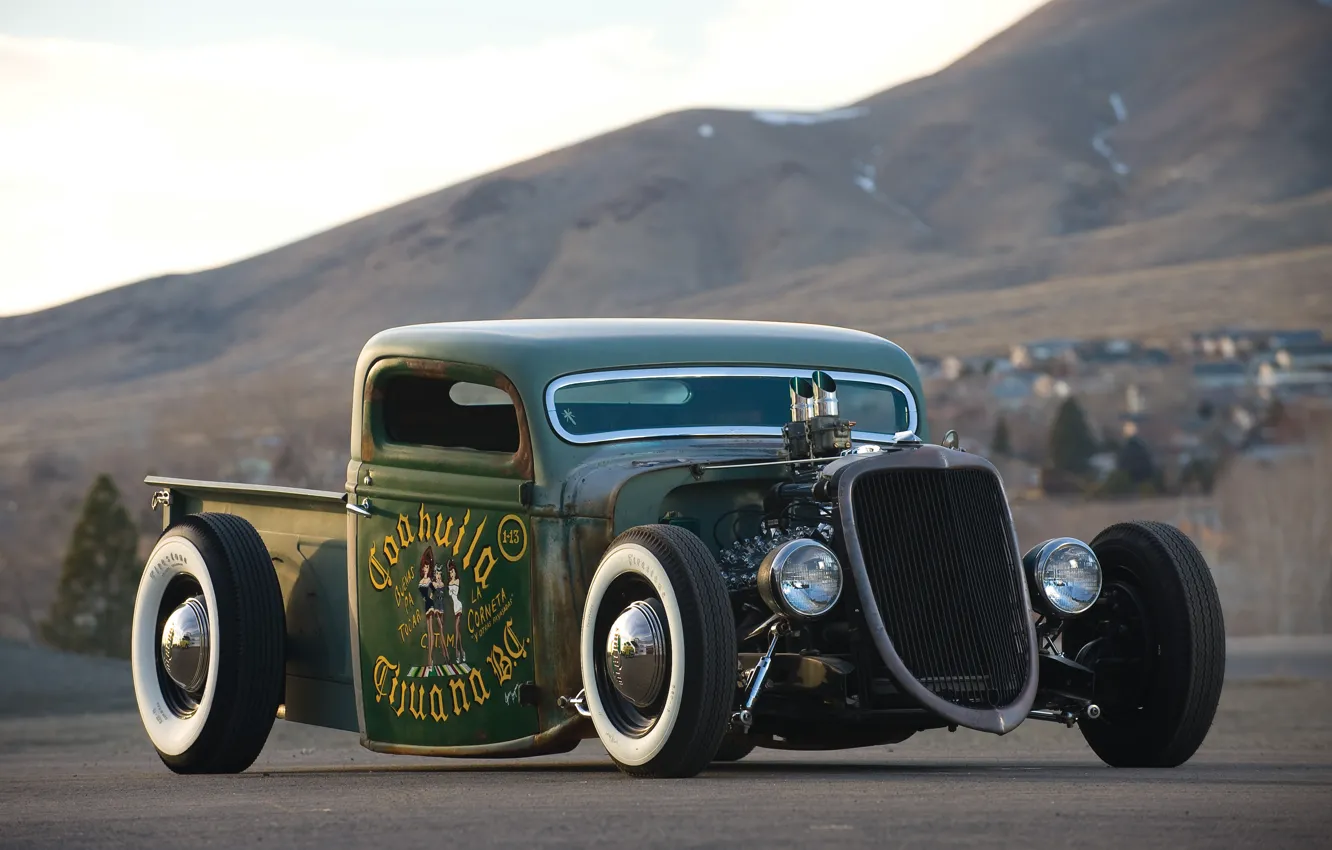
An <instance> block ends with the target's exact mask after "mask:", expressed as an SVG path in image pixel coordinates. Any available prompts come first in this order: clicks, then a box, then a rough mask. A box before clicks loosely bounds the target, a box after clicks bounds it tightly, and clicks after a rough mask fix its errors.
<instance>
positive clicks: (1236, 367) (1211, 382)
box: [1193, 360, 1249, 391]
mask: <svg viewBox="0 0 1332 850" xmlns="http://www.w3.org/2000/svg"><path fill="white" fill-rule="evenodd" d="M1193 385H1194V387H1196V388H1197V389H1199V390H1202V391H1208V390H1227V389H1238V388H1240V387H1246V386H1248V385H1249V370H1248V368H1247V367H1246V366H1245V364H1243V363H1240V362H1239V361H1235V360H1223V361H1219V362H1208V363H1195V364H1193Z"/></svg>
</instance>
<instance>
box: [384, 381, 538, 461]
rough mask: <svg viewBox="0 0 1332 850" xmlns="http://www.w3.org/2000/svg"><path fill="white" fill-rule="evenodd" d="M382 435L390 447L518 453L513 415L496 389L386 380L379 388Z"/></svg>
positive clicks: (507, 399) (456, 383)
mask: <svg viewBox="0 0 1332 850" xmlns="http://www.w3.org/2000/svg"><path fill="white" fill-rule="evenodd" d="M380 392H381V393H382V396H381V398H382V399H383V402H382V403H383V407H382V415H383V417H384V419H383V422H384V434H385V436H387V437H388V438H389V440H391V441H392V442H395V443H405V444H409V445H416V446H435V447H438V448H445V449H474V450H476V451H482V452H497V453H502V454H513V453H514V452H516V451H518V414H517V411H516V410H515V408H514V406H513V399H511V398H510V397H509V394H508V393H506V392H504V391H503V390H501V389H499V388H498V387H491V386H486V385H484V384H472V383H466V382H463V381H458V380H455V379H452V378H435V377H428V376H422V375H391V376H385V377H384V378H383V379H382V383H381V384H380Z"/></svg>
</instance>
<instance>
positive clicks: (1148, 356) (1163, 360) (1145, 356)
mask: <svg viewBox="0 0 1332 850" xmlns="http://www.w3.org/2000/svg"><path fill="white" fill-rule="evenodd" d="M1173 360H1174V358H1172V357H1171V356H1170V352H1169V351H1166V350H1165V349H1164V348H1143V349H1141V350H1139V351H1138V353H1137V355H1136V356H1135V357H1134V358H1133V362H1134V363H1136V364H1137V365H1139V366H1148V367H1160V366H1169V365H1170V364H1171V363H1172V362H1173Z"/></svg>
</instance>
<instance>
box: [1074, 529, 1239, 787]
mask: <svg viewBox="0 0 1332 850" xmlns="http://www.w3.org/2000/svg"><path fill="white" fill-rule="evenodd" d="M1107 543H1108V544H1110V545H1119V546H1125V547H1128V548H1131V549H1133V550H1135V551H1136V552H1138V553H1139V554H1140V555H1141V556H1143V557H1144V559H1145V560H1149V562H1150V563H1149V566H1147V567H1146V568H1149V569H1161V568H1163V567H1166V568H1169V569H1172V570H1173V572H1174V575H1173V576H1169V575H1164V576H1159V579H1160V580H1161V581H1164V582H1166V585H1167V586H1169V584H1170V583H1171V582H1172V580H1173V583H1174V585H1175V586H1176V588H1177V589H1178V591H1179V594H1180V596H1181V599H1180V603H1181V605H1180V610H1178V611H1175V612H1173V613H1176V614H1180V615H1182V616H1181V617H1180V618H1179V619H1172V618H1166V620H1165V622H1158V623H1155V624H1154V627H1155V628H1156V629H1158V630H1159V632H1160V634H1158V636H1157V637H1158V643H1164V642H1167V641H1169V642H1175V643H1180V644H1183V645H1184V646H1185V647H1186V649H1185V651H1184V653H1183V655H1182V657H1181V658H1180V659H1177V661H1176V664H1175V665H1165V666H1164V668H1163V669H1158V670H1157V671H1156V675H1157V676H1161V675H1170V674H1171V673H1172V672H1180V673H1182V677H1181V678H1182V682H1183V685H1184V691H1183V704H1182V706H1180V708H1179V710H1178V712H1177V713H1175V712H1170V711H1168V710H1167V709H1168V707H1161V706H1156V707H1154V709H1153V710H1152V711H1150V712H1147V713H1148V715H1149V716H1148V717H1145V718H1144V722H1147V723H1149V724H1153V725H1154V727H1155V728H1153V727H1151V726H1149V727H1148V728H1145V729H1144V728H1137V729H1135V728H1134V726H1133V725H1129V726H1121V727H1110V726H1107V725H1104V724H1101V723H1094V724H1092V725H1083V724H1080V725H1081V726H1082V732H1083V736H1084V737H1085V738H1086V739H1087V742H1088V744H1090V745H1091V747H1092V749H1093V750H1094V751H1095V752H1096V754H1097V755H1098V756H1100V757H1101V758H1102V760H1104V761H1105V762H1106V763H1107V764H1109V765H1112V766H1115V767H1176V766H1178V765H1180V764H1183V763H1184V762H1186V761H1188V759H1189V758H1191V757H1192V756H1193V754H1194V753H1195V752H1197V750H1198V748H1199V747H1200V746H1201V745H1202V742H1203V740H1204V739H1205V738H1206V737H1207V733H1208V731H1209V729H1210V728H1211V725H1212V721H1213V719H1214V718H1215V716H1216V708H1217V704H1218V702H1219V701H1220V697H1221V689H1222V686H1223V683H1224V679H1225V666H1226V641H1225V622H1224V617H1223V614H1222V611H1221V601H1220V597H1219V596H1218V594H1217V590H1216V584H1215V582H1214V581H1213V579H1212V574H1211V570H1210V569H1209V568H1208V566H1207V562H1206V560H1205V559H1204V558H1203V556H1202V553H1201V552H1199V551H1198V547H1197V546H1195V545H1194V543H1193V541H1192V540H1190V539H1189V538H1188V536H1187V535H1185V534H1184V533H1183V532H1182V531H1180V530H1179V529H1178V528H1176V527H1174V526H1172V525H1169V524H1167V523H1162V522H1155V521H1147V520H1134V521H1129V522H1121V523H1117V524H1115V525H1112V526H1109V527H1108V528H1106V529H1105V530H1104V531H1102V532H1101V533H1100V534H1098V535H1097V536H1096V538H1095V540H1093V542H1092V546H1093V548H1098V547H1100V546H1102V545H1105V544H1107ZM1172 714H1174V716H1171V715H1172ZM1157 730H1159V731H1161V732H1163V733H1164V734H1163V735H1160V736H1159V737H1158V736H1157V735H1156V734H1152V733H1153V732H1154V731H1157Z"/></svg>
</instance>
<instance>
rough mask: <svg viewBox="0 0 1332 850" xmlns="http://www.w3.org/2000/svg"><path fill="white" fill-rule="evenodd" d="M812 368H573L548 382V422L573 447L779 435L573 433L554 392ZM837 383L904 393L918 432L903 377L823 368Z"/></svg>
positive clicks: (777, 431) (714, 430) (878, 437)
mask: <svg viewBox="0 0 1332 850" xmlns="http://www.w3.org/2000/svg"><path fill="white" fill-rule="evenodd" d="M813 371H814V367H801V366H670V367H644V368H637V367H628V368H624V369H608V370H602V371H597V372H575V373H573V374H569V375H561V376H560V377H558V378H556V379H554V380H553V381H551V382H550V383H549V384H547V385H546V393H545V395H546V398H545V402H546V403H545V408H546V421H547V422H548V423H549V424H550V427H551V430H553V431H554V432H555V433H556V434H557V435H558V436H559V437H560V439H561V440H564V441H565V442H567V443H573V444H574V445H579V446H586V445H594V444H597V443H615V442H623V441H625V440H650V439H657V438H663V437H780V436H781V435H782V429H781V426H764V425H736V426H712V427H678V428H639V429H630V430H624V431H602V432H597V433H595V434H571V433H570V432H569V431H568V430H566V429H565V428H564V426H563V425H561V424H560V417H559V414H558V411H557V410H556V407H555V393H556V392H558V391H559V390H561V389H563V388H565V387H569V386H576V385H579V384H595V383H600V382H603V381H618V380H625V379H632V378H718V377H759V378H793V377H808V376H809V375H810V373H811V372H813ZM822 371H824V372H826V373H827V374H828V375H830V376H831V377H832V379H833V380H834V381H837V382H838V383H839V384H840V383H842V382H843V381H846V382H850V383H859V384H877V385H879V386H884V387H889V388H891V389H895V390H897V391H898V392H900V393H901V394H902V395H903V396H904V397H905V398H906V403H907V417H908V419H909V421H908V423H907V428H906V430H909V431H911V432H913V433H914V432H915V431H916V430H917V428H918V425H919V423H918V421H917V416H918V414H917V407H916V396H915V394H914V393H912V392H911V387H909V386H908V385H907V384H906V383H904V382H903V381H900V380H898V379H897V378H890V377H888V376H887V375H879V374H876V373H874V372H851V371H844V370H840V371H839V370H834V369H824V370H822ZM853 435H854V437H855V439H856V440H857V441H863V442H875V441H879V442H892V440H893V439H894V434H883V433H879V432H877V431H861V430H854V431H853Z"/></svg>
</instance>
